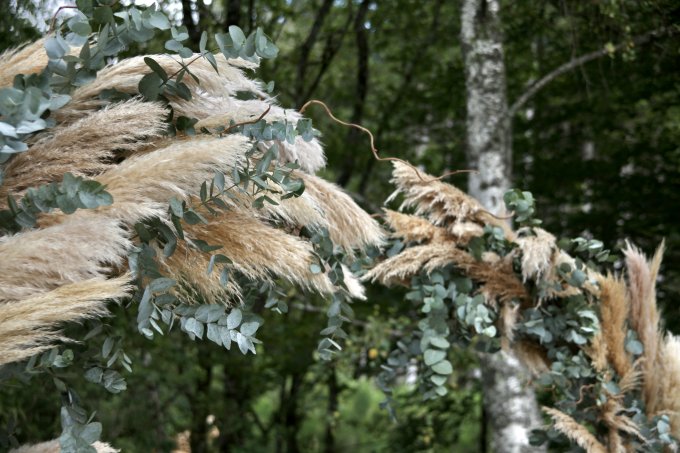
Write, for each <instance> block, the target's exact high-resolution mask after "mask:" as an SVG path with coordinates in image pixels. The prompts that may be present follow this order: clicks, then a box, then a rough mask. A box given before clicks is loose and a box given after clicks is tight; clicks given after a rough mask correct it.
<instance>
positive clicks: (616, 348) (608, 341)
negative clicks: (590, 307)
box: [599, 275, 632, 376]
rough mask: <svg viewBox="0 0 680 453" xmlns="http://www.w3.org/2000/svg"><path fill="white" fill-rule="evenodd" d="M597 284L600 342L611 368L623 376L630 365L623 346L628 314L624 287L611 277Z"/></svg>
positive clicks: (628, 355)
mask: <svg viewBox="0 0 680 453" xmlns="http://www.w3.org/2000/svg"><path fill="white" fill-rule="evenodd" d="M599 284H600V316H601V317H602V322H601V323H600V324H601V329H602V341H603V342H604V347H605V348H606V351H607V358H608V360H609V362H610V363H611V364H612V367H613V368H614V370H616V372H617V373H618V374H619V376H625V375H626V374H627V373H628V371H629V370H630V368H631V365H632V364H631V361H630V354H628V352H626V346H625V343H626V330H627V320H628V314H629V307H628V297H627V294H626V286H625V283H624V282H623V281H622V280H621V279H619V278H615V277H613V276H611V275H608V276H606V277H602V278H600V280H599Z"/></svg>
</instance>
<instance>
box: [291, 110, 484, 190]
mask: <svg viewBox="0 0 680 453" xmlns="http://www.w3.org/2000/svg"><path fill="white" fill-rule="evenodd" d="M314 104H316V105H320V106H321V107H323V109H324V110H325V111H326V114H328V116H329V117H330V118H331V119H332V120H333V121H335V122H336V123H338V124H342V125H343V126H347V127H352V128H354V129H358V130H360V131H361V132H364V133H365V134H367V135H368V137H369V141H370V146H371V153H373V157H375V160H377V161H380V162H384V161H392V162H399V163H402V164H404V165H406V166H408V167H409V168H411V169H412V170H413V171H414V172H416V175H418V178H419V179H420V180H421V181H423V182H425V183H430V182H433V181H440V180H442V179H444V178H446V177H447V176H451V175H455V174H459V173H478V172H477V170H456V171H449V172H446V173H444V174H443V175H441V176H439V177H437V178H431V179H425V178H423V175H422V174H421V173H420V170H418V169H417V168H416V167H414V166H413V165H412V164H410V163H409V162H407V161H405V160H403V159H399V158H398V157H380V155H379V154H378V149H377V148H376V147H375V138H374V137H373V133H372V132H371V131H370V130H368V129H367V128H365V127H364V126H361V125H359V124H354V123H348V122H346V121H342V120H341V119H338V118H336V117H335V115H333V112H331V109H330V108H329V107H328V106H327V105H326V104H325V103H323V102H321V101H318V100H316V99H312V100H311V101H307V102H306V103H305V105H303V106H302V107H301V108H300V113H301V114H302V113H304V112H305V110H307V107H309V106H310V105H314Z"/></svg>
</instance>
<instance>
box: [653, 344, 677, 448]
mask: <svg viewBox="0 0 680 453" xmlns="http://www.w3.org/2000/svg"><path fill="white" fill-rule="evenodd" d="M658 363H659V365H660V366H659V369H658V370H657V373H658V375H656V376H655V378H654V379H655V380H656V381H657V385H656V387H657V388H658V392H659V395H660V396H661V398H660V400H659V401H658V403H657V407H656V410H657V413H659V414H663V413H666V414H668V416H669V417H670V422H671V434H672V435H673V436H674V437H675V438H677V439H680V337H678V336H674V335H671V334H667V335H666V338H665V339H664V341H663V343H661V347H660V353H659V362H658Z"/></svg>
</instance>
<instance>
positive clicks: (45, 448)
mask: <svg viewBox="0 0 680 453" xmlns="http://www.w3.org/2000/svg"><path fill="white" fill-rule="evenodd" d="M92 446H93V447H94V449H95V450H96V451H97V453H118V452H119V451H120V450H117V449H115V448H113V447H112V446H111V445H109V444H107V443H104V442H95V443H93V444H92ZM60 452H61V447H60V446H59V439H54V440H51V441H49V442H42V443H39V444H34V445H22V446H21V447H19V448H17V449H14V450H11V451H10V453H60Z"/></svg>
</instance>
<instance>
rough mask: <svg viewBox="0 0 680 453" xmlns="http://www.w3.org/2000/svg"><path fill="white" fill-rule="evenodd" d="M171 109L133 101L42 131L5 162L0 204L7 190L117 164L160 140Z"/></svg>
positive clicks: (14, 191) (17, 193) (17, 190)
mask: <svg viewBox="0 0 680 453" xmlns="http://www.w3.org/2000/svg"><path fill="white" fill-rule="evenodd" d="M165 116H167V110H166V109H165V108H164V107H163V106H162V105H160V104H157V103H150V102H142V101H140V100H131V101H127V102H122V103H120V104H114V105H112V106H110V107H108V108H104V109H103V110H100V111H97V112H93V113H92V114H91V115H88V116H86V117H84V118H82V119H80V120H79V121H76V122H75V123H73V124H71V125H69V126H66V127H62V128H56V129H54V130H48V131H47V132H44V133H42V134H39V137H40V138H39V139H38V141H37V142H36V143H34V144H32V146H31V147H30V148H29V150H28V151H26V152H24V153H19V154H17V155H16V156H14V158H12V159H11V160H10V161H9V162H8V163H7V164H6V165H5V167H4V169H3V170H4V173H5V178H6V182H5V183H4V184H3V185H2V186H1V187H0V206H1V205H3V204H6V201H5V199H6V196H7V194H12V195H15V196H21V195H22V193H23V191H24V190H25V189H27V188H28V187H36V186H40V185H42V184H47V183H50V182H58V181H61V179H62V177H63V175H64V173H66V172H70V173H73V174H74V175H77V176H85V177H87V176H89V177H91V176H94V175H97V174H99V173H101V172H103V171H104V170H106V169H108V168H110V167H111V166H113V165H115V164H116V162H115V160H114V157H115V156H116V155H117V154H118V153H122V152H128V153H131V152H135V151H137V150H139V149H141V148H143V147H145V146H147V145H148V144H149V143H150V142H151V141H152V140H156V139H158V138H159V137H160V136H161V134H162V132H163V130H164V129H165V127H166V125H165V123H164V118H165Z"/></svg>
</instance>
